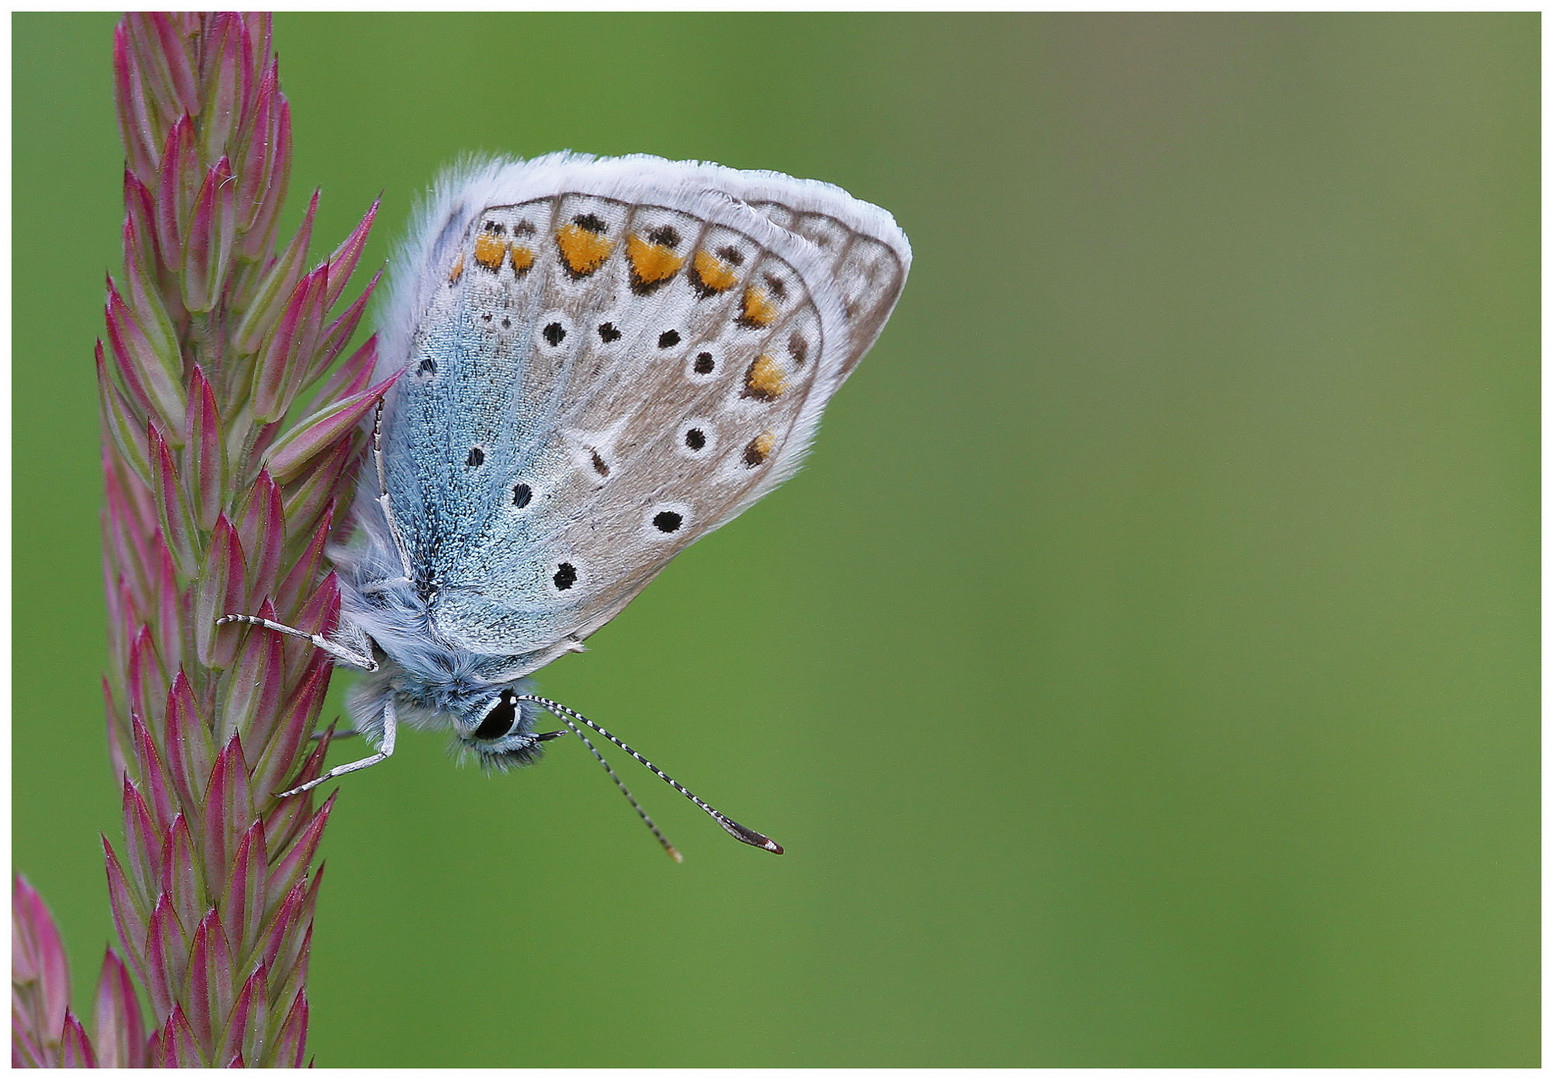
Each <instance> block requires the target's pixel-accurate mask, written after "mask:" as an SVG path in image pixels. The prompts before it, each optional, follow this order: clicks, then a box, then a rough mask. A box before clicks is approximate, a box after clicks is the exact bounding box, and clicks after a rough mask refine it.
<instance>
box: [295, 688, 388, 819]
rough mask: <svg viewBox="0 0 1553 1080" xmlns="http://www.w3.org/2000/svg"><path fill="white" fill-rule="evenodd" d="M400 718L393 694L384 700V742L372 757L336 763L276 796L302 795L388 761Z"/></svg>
mask: <svg viewBox="0 0 1553 1080" xmlns="http://www.w3.org/2000/svg"><path fill="white" fill-rule="evenodd" d="M398 727H399V718H398V717H397V716H396V715H395V713H394V699H393V697H392V695H390V696H389V697H387V698H385V699H384V701H383V742H382V745H380V746H379V747H378V751H377V753H375V754H373V755H372V756H371V757H364V758H362V759H361V760H360V761H352V762H350V763H349V764H346V765H336V766H335V767H334V768H332V769H330V770H329V771H328V772H326V773H324V774H323V775H322V776H320V777H319V778H318V779H316V780H309V781H308V782H307V783H305V784H299V785H298V786H296V787H294V788H292V789H291V790H290V791H282V792H281V793H280V794H279V795H277V796H276V798H279V799H284V798H286V797H288V796H290V795H300V794H302V793H303V792H304V791H312V790H313V789H314V788H315V787H317V786H318V785H319V784H322V783H323V782H324V781H325V780H333V779H334V778H335V777H336V776H344V775H345V774H346V773H353V772H357V771H359V770H361V769H365V768H369V767H370V766H373V765H376V764H377V763H378V762H380V761H387V760H388V759H389V758H391V757H393V756H394V736H395V735H396V734H398Z"/></svg>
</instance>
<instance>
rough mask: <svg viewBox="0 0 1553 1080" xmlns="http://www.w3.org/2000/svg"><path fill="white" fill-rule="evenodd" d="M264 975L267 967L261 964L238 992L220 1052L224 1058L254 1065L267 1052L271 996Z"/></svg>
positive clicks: (259, 1061)
mask: <svg viewBox="0 0 1553 1080" xmlns="http://www.w3.org/2000/svg"><path fill="white" fill-rule="evenodd" d="M265 975H266V972H265V968H264V965H263V964H260V965H259V966H258V967H257V968H255V969H254V971H253V974H251V975H249V976H248V981H247V982H245V983H243V988H242V990H240V991H238V994H237V1001H236V1002H235V1003H234V1004H233V1005H232V1016H231V1019H230V1020H228V1021H227V1026H226V1040H225V1042H224V1043H223V1044H222V1048H221V1053H222V1054H223V1055H233V1054H236V1055H238V1056H240V1057H242V1058H243V1059H244V1060H247V1061H252V1062H253V1063H254V1064H255V1065H258V1064H260V1063H261V1062H262V1061H263V1054H264V1051H265V1050H266V1049H267V1048H268V1044H267V1042H266V1036H267V1035H268V1034H269V1027H270V1021H269V996H270V992H269V986H268V982H267V980H266V978H265Z"/></svg>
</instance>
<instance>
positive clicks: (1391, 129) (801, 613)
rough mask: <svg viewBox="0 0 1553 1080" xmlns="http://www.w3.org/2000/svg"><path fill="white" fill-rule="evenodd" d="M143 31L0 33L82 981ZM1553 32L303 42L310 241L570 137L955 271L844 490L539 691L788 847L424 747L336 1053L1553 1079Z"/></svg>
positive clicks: (1090, 27)
mask: <svg viewBox="0 0 1553 1080" xmlns="http://www.w3.org/2000/svg"><path fill="white" fill-rule="evenodd" d="M113 22H114V19H113V17H112V16H109V15H71V16H52V15H50V16H42V15H16V16H13V22H12V26H13V38H12V48H13V84H12V94H13V97H12V101H13V109H14V112H13V122H14V124H13V171H12V177H13V203H12V227H13V236H14V245H13V249H12V274H13V278H12V281H13V285H12V313H13V319H14V328H13V340H12V357H13V359H12V370H11V374H12V389H13V414H12V422H13V477H12V479H13V485H14V486H13V491H14V517H13V525H12V539H13V559H12V570H11V573H12V588H13V598H14V599H13V611H12V616H13V628H14V639H13V641H14V644H13V654H12V667H13V678H14V683H13V686H14V690H13V694H14V696H13V702H12V706H13V727H12V781H13V787H12V791H13V796H12V799H13V802H12V812H13V813H12V822H13V824H12V830H13V831H12V851H13V862H14V866H15V868H16V869H18V870H20V871H23V872H25V873H26V874H27V875H28V876H29V877H30V878H31V879H32V880H33V881H34V883H35V884H36V885H37V886H38V887H39V889H40V890H41V891H42V893H43V895H44V897H45V898H46V900H47V901H48V903H49V904H50V905H51V906H52V908H53V910H54V912H55V914H56V916H57V917H58V919H59V921H60V923H61V925H62V928H63V930H64V933H65V937H66V942H67V945H68V946H69V948H70V950H71V955H72V961H73V964H74V971H75V975H76V980H77V984H78V985H77V988H76V998H77V1001H78V1003H85V1002H87V1001H88V1000H89V997H90V992H91V985H92V983H93V981H94V979H95V973H96V970H97V966H98V964H99V962H100V960H101V956H102V947H103V944H104V942H105V941H106V940H107V939H108V938H110V937H111V936H112V934H113V930H112V925H111V920H110V918H109V914H108V906H107V902H106V890H105V886H104V878H103V869H102V856H101V849H100V846H99V840H98V836H97V834H98V832H99V830H100V831H102V832H105V833H107V834H108V835H109V836H115V837H116V836H117V835H119V828H120V826H119V818H118V809H117V808H118V798H117V793H116V789H115V786H114V783H113V780H112V777H111V776H110V771H109V766H108V760H107V754H106V750H105V746H104V737H103V721H102V707H101V698H100V692H99V690H98V673H99V669H100V666H101V658H102V657H103V655H104V648H105V646H104V632H103V617H104V616H103V604H102V597H101V595H100V583H101V577H100V570H99V540H98V519H97V513H98V507H99V504H100V489H99V477H98V472H97V437H98V429H97V421H96V408H97V399H96V395H95V392H94V389H93V381H92V363H91V345H92V340H93V338H94V337H95V336H97V335H99V334H100V333H101V332H102V331H101V328H102V315H101V303H102V280H103V272H104V270H106V269H109V268H112V267H116V266H117V264H118V262H119V259H120V255H119V216H120V209H119V182H120V168H121V154H120V149H119V144H118V134H117V129H116V126H115V121H114V115H113V106H112V85H111V74H110V41H111V28H112V25H113ZM1539 29H1540V27H1539V17H1538V16H1537V15H1535V14H1520V15H1515V14H1512V15H1469V16H1461V15H1455V16H1452V15H1422V16H1419V15H1376V16H1369V15H1364V16H1360V15H1352V16H1349V15H1314V16H1271V15H1262V16H1255V15H1253V16H1237V15H1210V16H1180V15H1159V16H1142V17H1140V16H1125V15H1097V16H1090V15H1082V16H1080V15H1033V16H970V17H947V16H921V17H918V16H828V15H819V16H815V15H804V16H782V15H761V16H750V17H736V16H723V15H716V16H709V15H675V16H630V15H619V14H615V15H602V16H550V15H481V16H436V15H425V16H405V17H401V16H375V15H372V16H369V15H345V16H329V17H316V16H307V15H299V14H294V15H282V16H280V17H279V18H278V19H277V23H276V33H275V44H276V47H277V49H278V51H279V53H280V57H281V74H282V81H283V86H284V88H285V90H286V92H287V94H288V95H289V97H290V99H291V102H292V107H293V118H294V123H295V132H296V145H295V162H294V167H293V174H292V175H293V180H292V192H293V195H292V200H291V201H292V203H293V206H292V208H291V212H290V217H289V219H288V220H289V221H293V222H294V221H295V220H296V219H297V217H298V216H299V215H300V208H301V205H302V201H303V196H304V195H305V194H306V192H307V191H308V190H310V189H311V187H312V186H314V185H318V186H320V187H321V188H322V189H323V200H322V207H321V210H320V215H319V222H318V227H317V229H316V230H315V233H314V236H315V239H316V241H317V244H318V247H319V252H320V253H321V252H323V251H327V250H328V246H332V244H333V243H334V241H335V240H336V239H337V238H338V237H340V236H343V235H344V233H345V232H346V231H347V230H348V228H349V227H350V225H351V224H352V223H353V222H354V221H355V220H356V218H357V217H358V216H359V215H360V213H361V212H362V210H363V209H364V208H365V207H366V206H367V205H368V203H370V201H371V200H372V199H373V198H374V197H375V196H376V195H377V194H378V193H379V192H380V191H381V192H382V193H383V197H384V210H383V213H382V215H381V216H380V218H379V222H380V226H379V229H378V232H377V234H376V237H375V238H374V240H373V246H372V248H371V249H370V250H369V256H368V257H369V260H378V259H382V258H385V257H386V256H387V255H388V253H389V251H390V250H391V246H392V244H393V242H394V241H395V239H396V238H397V237H398V235H399V234H400V231H401V229H402V225H403V222H404V221H405V219H406V218H407V216H408V214H409V210H410V206H411V203H412V200H413V198H414V197H415V195H416V193H417V192H418V191H419V190H420V189H422V188H423V187H424V186H425V185H426V184H427V183H428V182H429V181H430V180H431V178H432V177H433V176H434V175H435V173H436V171H437V170H438V168H439V167H440V166H441V165H443V164H444V163H446V162H448V161H450V160H451V159H453V158H455V157H456V156H458V155H459V154H461V153H463V152H465V151H469V150H482V149H483V150H490V151H503V152H508V153H514V154H519V155H532V154H538V153H541V152H544V151H548V150H554V149H558V148H563V147H570V148H574V149H579V150H589V151H593V152H597V153H606V154H614V153H624V152H631V151H650V152H652V153H657V154H662V155H666V156H669V157H680V158H703V159H711V160H716V161H720V162H723V163H725V164H728V165H733V166H739V167H750V168H757V167H758V168H773V169H779V170H782V171H785V172H790V173H793V174H796V175H799V176H813V177H819V178H823V179H825V180H829V181H833V182H835V183H838V184H841V185H842V186H844V187H846V188H848V189H849V190H851V191H852V192H854V193H855V194H857V195H859V196H861V197H863V198H865V199H868V200H870V201H873V202H877V203H879V204H880V205H882V206H885V207H887V208H888V209H890V210H891V211H892V212H893V213H894V214H895V215H896V217H897V218H898V220H899V221H900V222H901V224H902V225H903V226H904V228H905V230H906V232H907V233H908V234H909V235H910V237H911V240H912V242H913V244H914V246H915V251H916V264H915V268H914V270H913V273H912V277H911V280H910V282H909V284H908V286H907V289H906V293H905V296H904V298H903V299H902V301H901V303H900V306H899V308H898V309H897V312H896V315H895V317H894V319H893V321H892V322H891V323H890V325H889V327H888V329H887V330H886V332H885V334H884V336H883V338H882V339H881V341H880V342H879V344H878V346H877V347H876V348H875V349H874V351H873V353H872V354H871V355H870V356H869V358H868V359H867V361H865V362H864V363H863V365H862V367H861V368H860V369H859V371H858V373H857V375H856V376H855V377H854V378H853V380H852V381H851V382H850V383H849V384H848V386H847V388H846V389H845V391H844V392H842V393H841V394H840V395H839V396H838V397H837V399H836V401H835V402H834V403H833V405H832V406H831V408H830V410H829V413H828V415H827V418H826V422H825V424H824V427H823V430H822V431H821V433H820V437H819V440H818V442H817V445H816V448H815V452H814V454H813V456H812V457H811V459H810V463H809V464H808V466H807V467H806V468H805V469H804V471H803V472H802V473H801V474H800V475H799V476H798V477H797V478H796V479H795V480H793V481H792V482H790V483H789V484H788V485H787V486H785V487H784V488H782V489H781V490H779V491H778V492H777V493H776V494H774V495H773V496H771V497H770V498H768V499H767V500H765V501H764V502H762V503H761V504H759V505H758V506H756V507H755V508H753V509H752V510H750V511H749V512H748V513H747V514H745V515H744V517H743V518H742V519H741V520H740V521H739V522H738V523H737V524H735V525H733V526H730V527H729V528H727V529H724V530H722V531H721V532H718V533H716V534H715V535H714V536H712V537H711V538H710V539H708V540H707V541H705V542H704V543H702V544H700V545H698V546H696V547H695V548H693V549H691V550H690V551H689V552H687V553H686V554H685V555H684V556H682V557H681V558H680V559H679V560H678V561H677V562H676V563H675V564H674V565H673V566H672V567H670V568H669V570H668V571H667V572H666V573H665V574H664V575H663V576H662V577H661V578H660V579H659V580H658V581H657V582H656V583H655V584H654V585H653V586H652V587H651V588H649V589H648V590H647V591H646V592H645V593H644V594H643V595H642V596H641V597H640V599H638V600H637V601H636V602H635V603H634V604H632V606H631V607H630V608H628V609H627V610H626V611H625V613H624V614H623V615H621V616H620V618H618V619H617V620H616V621H615V622H614V623H613V624H611V625H610V626H609V627H608V628H606V629H605V630H604V631H603V632H601V633H600V634H598V635H597V636H596V637H595V638H594V639H593V640H592V642H591V643H590V644H591V645H592V651H591V652H590V653H589V654H588V655H586V656H574V657H569V658H567V659H565V660H564V661H561V662H559V663H557V664H556V665H555V666H554V667H553V668H552V669H549V670H547V671H545V672H544V673H543V676H542V679H541V687H542V689H543V690H544V691H546V692H548V693H549V694H550V695H552V696H554V697H557V698H559V699H560V700H561V701H564V702H567V703H569V704H571V705H572V706H573V707H575V708H578V709H580V710H582V711H584V712H586V713H587V714H589V715H590V716H593V717H594V718H596V719H597V720H599V721H600V722H602V723H604V724H605V725H606V726H608V727H610V728H611V729H613V730H616V731H618V732H620V733H621V734H623V735H624V736H625V737H627V738H628V739H630V740H631V741H633V742H634V743H635V744H636V745H637V746H638V747H639V748H640V749H642V750H643V751H644V752H646V753H647V754H648V755H649V756H651V757H653V758H654V759H655V760H657V761H659V762H660V763H661V764H663V765H664V766H665V767H666V768H668V769H669V770H670V771H671V772H673V773H674V774H675V775H677V776H679V777H680V778H681V779H683V780H685V781H686V782H687V783H689V784H690V785H691V786H692V787H694V788H695V789H697V790H698V791H699V792H700V793H701V794H702V795H703V796H704V797H705V798H707V799H709V800H711V801H712V802H713V803H714V804H717V805H719V806H722V807H724V808H725V809H726V810H727V811H728V812H729V813H731V814H733V815H734V816H736V817H738V818H740V819H741V820H744V821H746V822H747V823H749V824H751V825H753V826H755V827H757V828H760V829H763V830H766V831H769V832H770V833H771V834H772V835H774V836H776V837H777V838H778V839H780V840H781V841H782V842H783V843H784V844H786V845H787V847H788V850H789V854H788V855H787V856H786V857H784V858H781V859H777V858H772V857H770V856H768V855H765V854H762V853H760V852H757V851H754V850H752V849H749V848H744V847H742V846H740V845H737V844H735V843H733V842H732V841H730V840H729V839H728V838H727V837H725V836H724V835H723V834H722V833H721V832H720V831H719V830H718V829H717V828H716V827H715V826H714V825H713V824H712V823H710V822H708V821H707V820H706V819H705V818H704V817H702V816H701V815H700V814H699V813H698V812H697V811H695V809H694V808H692V807H690V806H689V805H688V804H686V803H684V802H683V801H682V800H681V799H680V798H679V797H678V796H676V795H674V794H673V793H672V792H670V791H669V790H668V789H667V788H664V787H662V786H661V785H659V784H658V783H657V782H656V781H654V780H652V778H651V777H650V776H648V775H647V774H645V773H644V772H641V771H640V770H636V769H635V768H634V767H631V768H626V767H625V766H628V765H629V764H630V763H629V762H624V761H622V762H620V763H619V764H620V765H621V767H622V772H623V774H624V775H625V777H626V779H627V781H628V782H629V783H631V784H632V785H633V787H634V788H636V789H637V791H638V794H639V795H640V796H641V797H642V798H643V800H644V801H645V802H646V804H647V805H648V807H649V809H650V810H651V811H652V812H653V813H654V814H655V815H656V816H657V817H658V819H659V821H660V822H661V823H662V825H663V826H664V828H665V830H666V831H667V832H668V833H669V835H670V836H672V837H673V838H674V839H675V841H676V842H677V843H678V845H679V846H680V848H681V849H682V850H683V851H684V852H685V854H686V862H685V864H684V865H683V866H675V865H674V864H672V863H671V862H670V861H669V860H667V859H665V858H664V857H663V855H662V853H661V852H660V851H659V850H658V847H657V845H656V844H655V843H653V841H652V839H651V837H650V836H648V834H647V833H646V831H645V830H644V829H643V828H642V827H641V825H640V824H639V823H638V822H637V821H636V819H635V816H634V815H633V814H632V813H631V812H630V810H629V808H628V807H627V806H626V805H625V803H624V802H623V800H621V799H620V797H619V796H618V795H617V794H615V792H614V790H613V788H612V787H611V785H610V784H609V782H608V780H607V779H606V778H605V777H604V776H603V775H602V773H601V772H600V770H599V769H598V767H597V766H596V765H595V764H594V763H593V762H592V761H591V760H589V758H588V756H587V754H586V753H585V752H584V751H583V749H582V747H580V746H577V745H575V744H574V743H571V744H565V745H559V746H556V748H555V749H554V750H552V752H551V753H550V755H549V757H548V759H547V760H546V761H545V762H544V763H543V764H542V765H541V766H539V767H537V768H534V769H532V770H528V771H526V772H524V773H521V774H516V775H508V776H506V777H495V778H489V779H488V778H486V777H484V776H482V775H481V774H480V773H479V771H478V770H475V769H463V770H460V769H455V768H453V767H452V766H451V765H450V763H449V761H448V758H447V756H446V753H445V750H444V742H443V739H442V738H441V737H438V736H431V735H426V734H422V733H410V734H408V735H407V736H406V737H404V738H402V739H401V740H400V749H399V753H398V754H397V755H396V756H395V758H394V760H393V761H392V762H391V763H390V764H389V765H386V766H384V767H382V768H379V769H374V770H371V771H370V772H368V773H365V774H362V775H360V776H356V777H352V778H350V779H349V780H347V781H345V782H344V784H343V792H342V795H341V799H340V803H339V806H338V808H337V810H336V812H335V814H334V817H333V819H332V820H331V822H330V826H329V832H328V834H327V837H326V839H325V845H324V853H325V856H326V858H327V865H328V873H327V879H326V883H325V885H324V889H323V895H322V899H321V901H320V906H319V911H318V922H317V928H316V932H315V936H314V939H313V959H312V979H311V997H312V1003H313V1012H312V1048H313V1049H314V1051H315V1052H316V1054H317V1060H318V1062H319V1063H320V1064H326V1065H435V1064H440V1065H643V1066H651V1065H703V1066H710V1065H746V1066H756V1065H827V1064H828V1065H984V1066H991V1065H1005V1066H1013V1065H1175V1066H1187V1065H1221V1066H1227V1065H1282V1066H1292V1065H1375V1066H1378V1065H1412V1066H1423V1065H1522V1066H1528V1065H1534V1064H1536V1063H1537V1061H1538V1055H1539V1031H1538V1015H1539V998H1538V980H1539V963H1538V951H1539V931H1538V911H1539V906H1538V895H1539V894H1538V889H1539V863H1538V858H1539V856H1538V843H1539V832H1538V794H1539V762H1538V758H1539V731H1538V700H1539V699H1538V613H1539V607H1538V595H1537V593H1538V583H1539V577H1538V538H1539V533H1538V482H1539V472H1538V434H1539V401H1538V393H1539V372H1538V357H1539V312H1538V302H1539V278H1538V272H1539V258H1540V251H1539V243H1538V229H1539V189H1538V185H1539V172H1538V163H1539V156H1540V143H1539V112H1538V93H1539ZM345 685H347V677H344V676H342V677H341V678H340V679H338V680H337V682H336V690H335V695H336V700H338V697H339V694H340V690H341V689H343V687H344V686H345ZM334 711H337V710H331V713H332V712H334ZM326 715H328V714H326ZM354 750H355V747H352V746H349V745H343V746H342V747H341V748H340V750H339V753H340V755H341V760H344V759H345V758H344V755H345V754H347V753H349V754H352V756H354V754H353V751H354ZM617 756H619V755H617Z"/></svg>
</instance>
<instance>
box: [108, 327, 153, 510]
mask: <svg viewBox="0 0 1553 1080" xmlns="http://www.w3.org/2000/svg"><path fill="white" fill-rule="evenodd" d="M96 360H97V400H98V403H99V404H100V405H101V406H102V420H103V425H102V426H103V431H104V434H105V435H106V436H107V438H108V439H110V440H112V442H113V446H114V448H115V449H116V450H118V452H119V457H121V458H122V459H123V460H124V463H125V464H126V465H128V466H129V467H130V468H131V469H132V470H134V472H135V475H136V476H138V477H139V478H140V479H141V480H142V481H143V482H145V483H147V484H149V483H151V467H150V463H149V462H148V460H147V458H146V425H145V420H144V418H143V414H142V413H141V412H140V410H139V409H137V408H136V407H135V406H133V405H131V404H130V402H129V401H128V399H126V398H125V397H124V394H123V392H122V391H121V390H120V389H119V387H118V384H117V383H116V382H115V381H114V380H113V379H112V378H110V377H109V376H108V369H107V366H106V364H105V362H104V360H103V353H102V342H101V341H98V342H97V354H96Z"/></svg>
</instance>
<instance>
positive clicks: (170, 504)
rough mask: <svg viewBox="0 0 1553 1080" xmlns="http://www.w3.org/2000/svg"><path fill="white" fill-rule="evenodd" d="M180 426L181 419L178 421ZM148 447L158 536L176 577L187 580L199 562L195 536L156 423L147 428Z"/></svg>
mask: <svg viewBox="0 0 1553 1080" xmlns="http://www.w3.org/2000/svg"><path fill="white" fill-rule="evenodd" d="M179 420H180V424H181V422H182V417H180V418H179ZM148 435H149V442H150V445H151V470H152V474H153V476H155V478H156V501H157V514H158V517H159V518H160V521H161V525H162V536H163V537H164V539H165V540H166V541H167V548H168V550H169V551H171V552H172V555H173V561H174V562H175V563H176V564H177V567H178V576H179V577H180V578H181V579H183V580H185V581H187V580H189V579H190V578H192V577H194V575H195V572H196V571H197V570H198V567H199V560H198V559H197V558H196V556H195V544H196V543H197V542H198V537H197V535H196V533H195V524H194V515H193V514H192V513H191V512H190V510H189V502H188V500H187V499H185V498H184V496H183V488H182V487H181V485H180V484H179V482H178V470H177V469H176V468H175V467H174V465H173V455H172V451H171V450H170V449H169V448H168V446H167V440H166V439H165V438H163V436H162V432H161V431H160V430H159V429H158V428H157V426H156V424H154V423H153V424H151V425H150V426H149V429H148Z"/></svg>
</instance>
